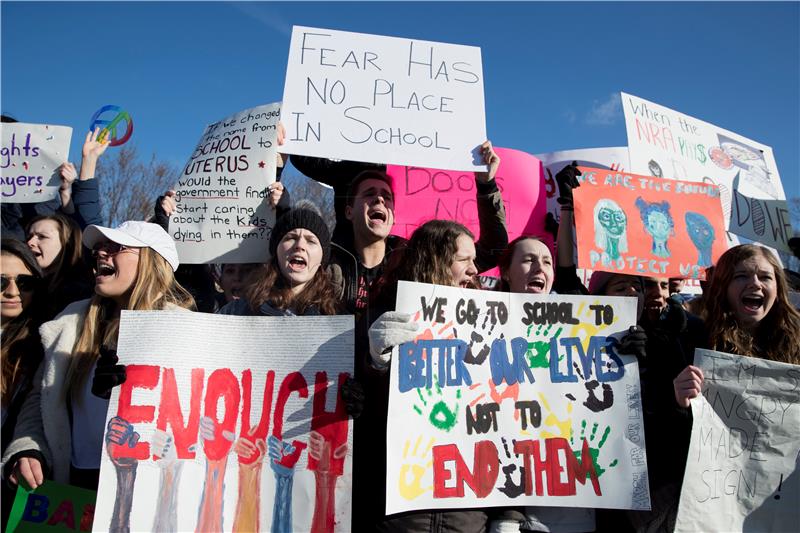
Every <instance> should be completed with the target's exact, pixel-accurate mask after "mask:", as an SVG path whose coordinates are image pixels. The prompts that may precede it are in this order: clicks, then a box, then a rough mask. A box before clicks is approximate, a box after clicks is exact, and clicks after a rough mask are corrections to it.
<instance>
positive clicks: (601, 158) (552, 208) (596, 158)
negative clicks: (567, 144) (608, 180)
mask: <svg viewBox="0 0 800 533" xmlns="http://www.w3.org/2000/svg"><path fill="white" fill-rule="evenodd" d="M536 157H537V158H538V159H539V160H540V161H541V162H542V166H544V172H545V176H544V183H545V191H546V193H547V212H548V213H553V216H554V217H555V218H556V220H557V221H558V222H561V209H560V206H559V205H558V202H557V201H556V199H557V198H558V185H557V184H556V174H558V173H559V172H560V171H561V169H562V168H564V167H565V166H567V165H569V164H570V163H572V162H573V161H576V162H577V163H578V166H581V167H591V168H601V169H603V170H617V171H620V172H624V171H625V170H627V169H628V168H629V167H630V164H629V163H628V148H627V147H625V146H618V147H613V148H584V149H581V150H562V151H560V152H550V153H547V154H536Z"/></svg>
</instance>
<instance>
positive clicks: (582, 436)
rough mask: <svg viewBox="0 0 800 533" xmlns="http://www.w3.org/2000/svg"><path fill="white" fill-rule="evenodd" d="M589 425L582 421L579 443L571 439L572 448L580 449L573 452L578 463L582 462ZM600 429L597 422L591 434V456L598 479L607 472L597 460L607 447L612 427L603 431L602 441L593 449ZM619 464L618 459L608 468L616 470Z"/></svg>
mask: <svg viewBox="0 0 800 533" xmlns="http://www.w3.org/2000/svg"><path fill="white" fill-rule="evenodd" d="M587 425H588V424H587V422H586V420H582V421H581V432H580V435H579V436H578V440H577V442H574V441H573V438H572V436H570V439H569V443H570V445H571V446H577V448H578V449H577V450H573V453H575V457H577V459H578V461H580V460H581V448H582V447H583V441H584V440H585V438H586V427H587ZM599 427H600V424H598V423H597V422H595V423H594V424H592V430H591V433H590V434H589V454H590V455H591V456H592V463H594V470H595V472H597V477H600V476H602V475H603V472H605V471H606V469H605V468H602V467H601V466H600V464H599V463H598V462H597V460H598V457H599V455H600V451H601V450H602V449H603V446H605V444H606V440H607V439H608V435H609V434H610V433H611V426H606V429H605V430H604V431H603V434H602V436H601V437H600V440H599V441H598V442H597V446H596V447H592V444H594V441H595V438H596V437H597V429H598V428H599ZM618 463H619V461H618V460H617V459H614V460H612V461H611V462H610V463H609V464H608V465H607V466H606V468H614V467H615V466H617V464H618ZM579 481H580V480H579Z"/></svg>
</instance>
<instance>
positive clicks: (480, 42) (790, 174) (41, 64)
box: [0, 1, 800, 197]
mask: <svg viewBox="0 0 800 533" xmlns="http://www.w3.org/2000/svg"><path fill="white" fill-rule="evenodd" d="M0 10H1V13H0V14H1V15H2V109H3V112H4V113H7V114H11V115H13V116H15V117H16V118H18V119H19V120H21V121H24V122H34V123H50V124H63V125H68V126H72V127H73V128H74V129H75V132H74V133H73V143H72V150H71V153H72V159H73V160H74V161H76V162H77V157H78V156H79V153H80V145H81V141H82V138H83V132H84V131H86V129H87V128H88V125H89V120H90V118H91V116H92V114H93V113H94V112H95V111H96V110H97V109H98V108H100V107H101V106H103V105H105V104H117V105H120V106H122V107H124V108H125V109H127V110H128V111H129V112H130V113H131V114H132V116H133V119H134V123H135V131H134V135H133V139H132V141H131V142H134V143H135V144H136V146H137V147H138V148H139V149H140V151H141V152H142V154H143V155H146V156H149V155H150V154H151V153H154V154H156V156H157V157H159V158H162V159H166V160H168V161H170V162H172V163H173V164H175V165H176V166H180V165H183V164H184V163H185V161H186V160H187V159H188V156H189V155H190V153H191V151H192V149H193V148H194V145H195V143H196V142H197V141H198V139H199V137H200V134H201V133H202V131H203V128H204V126H205V125H206V124H207V123H209V122H212V121H215V120H218V119H220V118H223V117H225V116H227V115H229V114H232V113H234V112H236V111H239V110H242V109H245V108H248V107H252V106H255V105H258V104H264V103H269V102H273V101H277V100H280V98H281V96H282V93H283V82H284V71H285V67H286V59H287V54H288V47H289V35H290V33H291V27H292V25H293V24H298V25H305V26H315V27H321V28H332V29H338V30H346V31H354V32H362V33H375V34H381V35H393V36H400V37H410V38H416V39H423V40H431V41H441V42H450V43H458V44H469V45H475V46H480V47H481V50H482V56H483V69H484V77H485V95H486V118H487V131H488V134H489V138H490V139H492V141H493V142H494V143H495V144H496V145H498V146H504V147H509V148H516V149H519V150H524V151H526V152H529V153H539V152H548V151H554V150H563V149H572V148H587V147H600V146H620V145H625V144H626V143H627V142H626V134H625V124H624V121H623V119H622V111H621V107H620V105H619V97H618V93H619V91H625V92H629V93H632V94H635V95H637V96H641V97H642V98H646V99H648V100H651V101H654V102H657V103H659V104H662V105H665V106H667V107H670V108H673V109H676V110H679V111H681V112H684V113H686V114H689V115H692V116H695V117H697V118H700V119H702V120H705V121H707V122H711V123H714V124H716V125H718V126H721V127H724V128H727V129H729V130H732V131H734V132H736V133H739V134H741V135H744V136H746V137H749V138H751V139H754V140H756V141H759V142H761V143H763V144H767V145H769V146H772V148H773V150H774V153H775V158H776V160H777V163H778V169H779V171H780V173H781V176H782V179H783V184H784V189H785V190H786V194H787V196H789V197H793V196H800V3H797V2H791V3H765V2H758V3H745V2H735V3H727V2H714V3H683V2H680V3H675V2H666V3H627V2H625V3H600V2H597V3H594V2H592V3H572V2H564V3H523V2H513V3H486V2H444V3H405V2H380V3H377V2H354V3H340V2H327V3H311V2H291V3H276V2H271V3H255V2H253V3H212V2H202V3H197V2H174V3H166V2H140V3H124V2H108V3H106V2H89V3H77V2H57V3H45V2H36V3H17V2H7V1H3V2H2V4H1V5H0Z"/></svg>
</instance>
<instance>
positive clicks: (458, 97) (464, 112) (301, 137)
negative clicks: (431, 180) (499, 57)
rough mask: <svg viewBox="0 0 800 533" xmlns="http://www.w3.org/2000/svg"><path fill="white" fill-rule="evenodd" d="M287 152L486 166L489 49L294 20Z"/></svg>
mask: <svg viewBox="0 0 800 533" xmlns="http://www.w3.org/2000/svg"><path fill="white" fill-rule="evenodd" d="M282 105H283V107H282V113H281V121H282V122H283V125H284V126H285V127H286V143H285V144H284V145H283V146H282V147H281V152H283V153H288V154H300V155H309V156H315V157H329V158H336V159H348V160H352V161H370V162H376V163H387V164H394V165H415V166H421V167H433V168H447V169H452V170H476V169H480V168H482V167H483V166H484V165H483V158H482V157H481V155H480V153H479V151H478V150H477V148H478V146H480V144H481V143H483V141H485V140H486V119H485V116H484V102H483V69H482V64H481V50H480V48H477V47H474V46H460V45H455V44H444V43H435V42H430V41H418V40H414V39H403V38H397V37H384V36H379V35H367V34H363V33H350V32H344V31H335V30H324V29H318V28H306V27H303V26H294V28H293V29H292V40H291V46H290V49H289V62H288V65H287V67H286V84H285V85H284V89H283V103H282Z"/></svg>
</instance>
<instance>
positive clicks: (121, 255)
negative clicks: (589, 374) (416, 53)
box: [0, 130, 800, 532]
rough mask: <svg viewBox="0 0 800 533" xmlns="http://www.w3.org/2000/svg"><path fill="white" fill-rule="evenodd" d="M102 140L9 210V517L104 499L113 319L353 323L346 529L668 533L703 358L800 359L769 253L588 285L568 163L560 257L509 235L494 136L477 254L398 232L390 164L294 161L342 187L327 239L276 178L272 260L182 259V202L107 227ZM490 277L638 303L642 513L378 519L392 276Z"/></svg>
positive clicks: (405, 331) (633, 332)
mask: <svg viewBox="0 0 800 533" xmlns="http://www.w3.org/2000/svg"><path fill="white" fill-rule="evenodd" d="M98 133H99V132H98V131H97V130H96V131H94V132H90V133H89V134H88V135H87V137H86V139H85V143H84V146H83V151H82V162H81V168H80V172H76V170H75V167H74V166H73V165H72V164H69V163H67V164H65V165H63V166H62V167H61V169H60V173H61V176H62V186H61V190H60V194H59V198H58V199H57V200H56V201H55V202H54V203H53V202H51V203H49V204H47V203H45V204H18V205H14V204H6V203H4V204H3V205H2V221H3V240H2V250H1V253H2V255H0V272H1V275H2V461H3V509H4V513H5V512H6V511H7V509H8V507H9V503H10V499H9V498H11V497H12V495H13V491H14V490H15V489H14V487H15V485H16V484H17V483H18V482H20V481H21V480H22V479H24V480H25V482H26V483H27V484H28V485H29V486H31V487H36V486H38V485H40V484H41V483H42V482H43V481H44V480H45V479H52V480H55V481H59V482H62V483H69V484H72V485H76V486H80V487H85V488H90V489H96V487H97V482H98V474H99V467H100V459H101V451H102V442H103V431H104V429H105V428H104V421H105V418H106V416H105V414H106V410H107V408H108V399H109V397H110V393H111V390H112V388H113V387H115V386H117V385H119V384H121V383H123V382H124V381H125V379H126V372H125V366H124V365H121V364H119V362H118V359H117V356H116V340H117V334H118V328H119V317H120V312H121V311H122V310H160V309H185V310H191V311H202V312H218V313H222V314H230V315H250V316H295V315H298V316H301V315H334V314H353V315H355V317H356V332H355V335H356V342H355V346H356V349H355V353H354V368H355V376H354V379H351V380H348V382H347V383H346V384H345V386H344V387H342V389H341V394H342V396H343V398H344V399H345V401H346V403H347V407H348V412H349V413H350V414H351V415H352V416H353V418H354V419H355V422H354V452H353V461H354V464H353V499H352V502H353V507H352V523H353V531H436V532H438V531H459V532H473V531H474V532H480V531H486V530H491V531H498V532H510V531H564V532H567V531H576V532H577V531H595V530H597V531H612V530H613V531H671V530H672V529H673V528H674V522H675V516H676V512H677V504H678V498H679V495H680V490H681V483H682V477H683V471H684V465H685V461H686V454H687V451H688V447H689V435H690V431H691V424H692V420H691V413H690V410H689V409H688V407H689V401H690V400H691V399H692V398H694V397H697V396H698V395H699V394H700V391H701V388H702V384H703V373H702V371H701V370H700V369H699V368H697V367H696V366H694V365H693V357H694V350H695V348H709V349H714V350H719V351H724V352H729V353H733V354H739V355H745V356H751V357H759V358H764V359H768V360H772V361H782V362H788V363H792V364H800V313H798V311H797V309H795V307H794V306H793V305H792V304H791V303H790V300H789V296H788V294H789V291H790V290H791V288H790V286H789V284H788V282H787V275H786V274H785V272H784V270H783V268H782V267H781V266H780V263H779V262H778V260H777V259H776V257H775V256H774V255H773V253H772V252H771V251H769V250H768V249H766V248H764V247H761V246H758V245H754V244H747V245H740V246H736V247H733V248H731V249H729V250H728V251H727V252H725V253H724V254H723V255H722V257H721V258H720V259H719V261H718V262H717V263H716V265H715V266H714V267H711V268H709V269H708V270H707V271H706V280H705V281H704V282H703V287H702V290H703V294H702V295H700V296H699V297H697V298H694V299H692V300H690V301H684V298H682V297H681V295H680V294H679V293H680V292H681V289H682V283H683V280H676V279H673V280H670V279H666V278H644V277H639V276H630V275H622V274H612V273H606V272H595V273H594V274H593V275H592V276H591V279H590V282H589V286H588V287H585V286H584V285H583V284H582V283H581V281H580V278H579V277H578V275H577V271H576V262H575V258H574V243H573V224H574V222H573V197H572V191H573V189H574V188H575V187H578V186H579V181H578V179H577V176H578V175H580V171H579V170H578V168H577V166H576V165H575V164H574V163H573V164H572V165H567V166H566V167H565V168H564V169H562V170H561V171H560V172H559V173H558V175H557V176H556V181H557V184H558V190H559V198H558V202H559V205H560V211H561V213H560V215H561V216H560V226H559V227H558V229H557V232H556V235H557V240H556V248H555V252H556V253H555V257H554V256H553V254H552V252H551V249H550V248H549V247H548V245H547V244H546V243H545V241H544V240H543V239H542V236H539V235H522V236H520V237H518V238H516V239H514V240H512V241H511V242H510V243H509V242H508V241H509V239H508V233H507V230H506V215H505V209H504V204H503V201H502V198H501V195H500V191H499V189H498V186H497V184H496V182H495V179H494V178H495V174H496V172H497V168H498V166H499V163H500V160H499V157H498V155H497V154H496V153H495V151H494V149H493V148H492V145H491V143H489V142H488V141H487V142H486V143H484V144H483V145H482V146H481V147H480V150H481V153H482V155H483V158H484V162H485V164H486V171H485V172H479V173H476V174H475V184H476V201H477V208H478V218H479V221H480V239H479V240H477V242H476V240H475V236H474V235H473V234H472V233H471V232H470V230H469V229H467V228H466V227H464V226H463V225H461V224H459V223H457V222H453V221H446V220H430V221H428V222H426V223H425V224H423V225H421V226H420V227H419V228H417V229H416V231H414V233H413V234H412V235H411V237H410V239H408V240H405V239H403V238H400V237H397V236H393V235H391V234H390V232H391V230H392V227H393V225H394V215H395V212H394V193H393V185H392V181H391V179H390V178H389V177H388V176H387V174H386V169H385V166H382V165H378V164H366V163H357V162H351V161H333V160H323V159H317V158H311V157H298V156H291V158H290V160H291V161H292V163H293V165H294V166H295V167H296V168H298V169H299V170H300V171H302V172H303V173H305V174H306V175H308V176H309V177H311V178H312V179H316V180H319V181H321V182H324V183H327V184H330V185H332V186H333V187H334V194H335V202H334V206H335V211H336V213H335V215H336V227H335V229H333V230H331V228H328V226H327V225H326V223H325V221H324V217H323V216H322V214H321V213H319V212H318V211H316V210H315V209H314V208H313V206H309V205H302V206H294V207H293V206H292V205H291V200H290V197H289V191H288V190H286V189H285V188H284V186H283V185H282V184H281V183H280V182H277V183H276V184H274V185H273V186H271V187H270V194H269V198H268V199H267V200H266V201H267V202H269V205H270V206H271V207H272V208H273V209H275V211H276V223H275V226H274V228H273V229H272V232H271V235H270V239H269V244H268V246H269V253H270V260H269V262H268V263H266V264H251V265H245V264H223V265H213V266H209V265H183V266H181V265H179V259H178V253H177V250H176V247H175V244H174V242H173V240H172V238H171V237H170V236H169V233H168V225H169V218H170V215H171V213H172V212H173V211H174V210H175V199H174V192H172V191H168V192H166V193H165V194H164V195H163V196H161V197H158V198H157V199H154V210H153V211H154V212H153V216H152V217H151V218H150V219H149V220H148V221H127V222H124V223H123V224H121V225H120V226H119V227H117V228H108V227H103V226H101V225H100V220H99V218H100V198H99V193H98V188H97V180H96V179H95V177H94V173H95V169H96V165H97V161H98V159H99V158H100V157H101V156H102V155H103V153H104V151H105V150H106V148H107V141H105V142H104V141H103V140H102V139H98V137H99V136H98ZM281 163H283V159H281ZM279 177H280V176H279ZM792 244H793V245H795V246H796V247H797V245H798V242H797V239H795V240H794V241H793V243H792ZM795 251H796V253H798V250H797V248H795ZM495 266H499V269H500V276H501V277H500V280H499V283H498V288H497V290H501V291H507V292H513V293H528V294H551V293H553V294H555V293H557V294H592V295H606V296H629V297H633V298H636V299H637V301H638V317H639V318H638V324H637V325H636V326H634V327H631V328H630V330H629V331H627V332H626V334H625V335H624V337H623V338H622V339H621V342H620V345H619V351H620V352H621V353H625V354H629V355H634V356H636V358H637V359H638V362H639V369H640V379H641V384H642V404H643V418H644V424H645V433H646V442H647V457H648V474H649V486H650V493H651V498H652V510H651V511H646V512H644V511H609V510H597V511H594V510H592V509H573V508H553V507H549V508H548V507H524V508H523V507H520V508H507V509H494V508H491V509H462V510H458V509H452V510H446V511H418V512H409V513H402V514H398V515H391V516H385V514H384V509H385V502H384V496H385V493H386V491H385V483H386V424H387V409H388V398H389V377H388V368H389V363H390V359H391V353H392V348H393V347H394V346H397V345H399V344H401V343H403V342H409V341H412V340H413V339H414V338H415V336H416V335H417V333H418V332H417V331H416V325H415V324H414V323H412V321H411V317H410V316H409V315H407V314H403V313H399V312H396V311H393V308H394V302H395V294H396V291H397V282H398V281H400V280H406V281H417V282H425V283H434V284H439V285H447V286H453V287H462V288H473V289H480V288H481V287H480V285H479V284H478V276H477V275H478V273H479V272H483V271H485V270H488V269H491V268H493V267H495ZM794 275H795V276H796V274H794ZM794 289H795V290H796V289H797V287H796V286H795V287H794Z"/></svg>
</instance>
